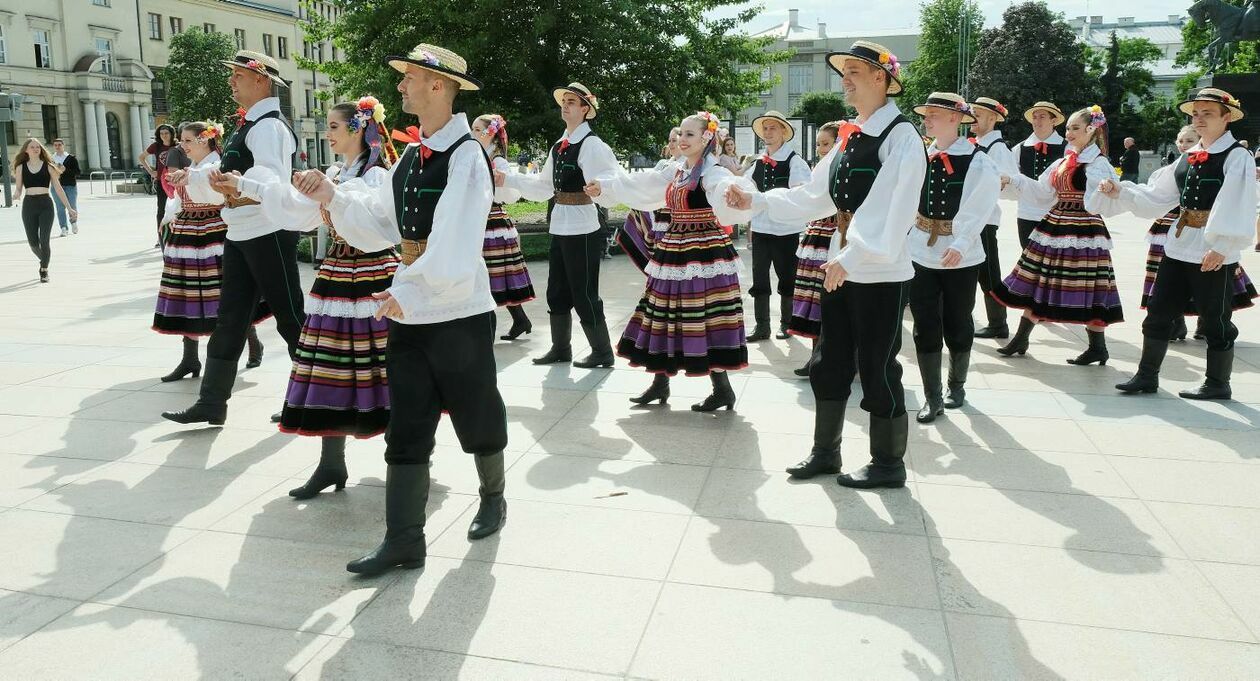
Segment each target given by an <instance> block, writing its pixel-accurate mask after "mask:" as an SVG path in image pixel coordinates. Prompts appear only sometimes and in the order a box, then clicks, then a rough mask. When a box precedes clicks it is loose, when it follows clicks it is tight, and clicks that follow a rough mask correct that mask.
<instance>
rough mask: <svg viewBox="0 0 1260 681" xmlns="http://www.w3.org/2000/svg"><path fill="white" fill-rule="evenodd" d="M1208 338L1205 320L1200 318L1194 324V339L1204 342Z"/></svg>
mask: <svg viewBox="0 0 1260 681" xmlns="http://www.w3.org/2000/svg"><path fill="white" fill-rule="evenodd" d="M1204 338H1207V334H1206V333H1204V332H1203V318H1202V317H1198V318H1196V320H1195V322H1194V339H1195V340H1203V339H1204Z"/></svg>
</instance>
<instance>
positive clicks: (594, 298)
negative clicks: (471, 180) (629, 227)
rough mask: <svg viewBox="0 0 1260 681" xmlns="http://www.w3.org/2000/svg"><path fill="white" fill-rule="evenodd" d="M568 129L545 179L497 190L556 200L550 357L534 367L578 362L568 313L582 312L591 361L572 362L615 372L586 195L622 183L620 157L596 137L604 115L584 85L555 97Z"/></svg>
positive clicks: (518, 180) (501, 177) (595, 219)
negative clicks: (610, 180) (589, 187)
mask: <svg viewBox="0 0 1260 681" xmlns="http://www.w3.org/2000/svg"><path fill="white" fill-rule="evenodd" d="M552 96H553V97H554V98H555V100H556V104H557V105H559V107H560V118H561V119H562V120H563V121H564V126H565V130H564V137H561V138H560V141H558V142H556V144H555V145H554V146H553V147H552V148H551V153H550V154H549V155H548V156H547V160H546V161H545V162H544V163H543V168H542V172H541V173H538V174H534V175H524V174H520V173H513V174H511V175H508V174H505V173H501V172H498V171H495V178H494V181H495V185H496V186H500V187H502V186H506V187H510V188H512V189H515V190H517V191H519V192H521V195H522V196H524V197H525V198H526V199H529V200H530V201H547V200H548V199H551V198H555V202H556V205H555V209H554V210H552V212H551V217H550V220H549V222H550V225H549V226H548V231H549V232H550V233H551V255H550V269H549V271H548V274H547V308H548V312H550V317H551V349H550V350H548V351H547V354H545V355H543V356H542V357H539V358H537V359H535V360H534V364H555V363H558V362H569V361H572V359H573V350H572V348H571V346H570V344H569V340H570V338H571V336H572V331H573V320H572V318H571V317H570V311H571V310H576V311H577V315H578V319H579V320H580V321H581V322H582V331H583V332H584V333H585V334H586V340H587V342H589V343H590V345H591V354H590V355H588V356H587V357H586V359H583V360H580V361H577V362H573V366H575V367H580V368H582V369H594V368H596V367H611V366H612V365H613V350H612V341H611V340H609V338H608V322H607V321H606V320H605V319H604V301H603V300H601V299H600V297H599V262H600V259H601V257H602V256H603V254H604V252H605V251H606V250H607V248H608V241H607V239H606V238H605V237H604V233H603V225H602V224H600V220H599V211H597V210H596V208H595V203H594V201H592V200H591V197H589V196H587V195H586V193H585V192H583V191H582V188H583V187H585V186H586V184H587V183H588V182H590V181H591V180H598V179H601V178H605V177H612V176H614V175H616V172H617V170H618V164H617V157H616V156H613V152H612V149H609V148H608V145H607V144H605V143H604V141H603V140H601V139H600V138H599V137H598V136H597V135H595V133H594V132H593V131H592V130H591V125H590V123H589V122H588V121H590V120H592V119H594V118H595V116H596V115H597V114H598V113H599V100H598V99H597V98H596V97H595V95H593V94H591V91H590V90H589V89H588V88H587V87H586V86H585V85H582V84H581V83H570V84H568V85H566V86H564V87H559V88H556V89H555V91H553V92H552Z"/></svg>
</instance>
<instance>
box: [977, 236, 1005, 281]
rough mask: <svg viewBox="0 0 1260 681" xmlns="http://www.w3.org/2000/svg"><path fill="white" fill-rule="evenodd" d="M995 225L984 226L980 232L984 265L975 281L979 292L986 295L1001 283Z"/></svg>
mask: <svg viewBox="0 0 1260 681" xmlns="http://www.w3.org/2000/svg"><path fill="white" fill-rule="evenodd" d="M997 232H998V228H997V225H985V226H984V231H982V232H980V243H981V244H982V245H983V246H984V264H982V265H980V271H979V273H978V278H977V280H978V281H979V282H980V290H981V291H984V292H985V293H988V292H989V291H992V290H993V289H994V288H995V287H996V286H997V285H998V284H999V283H1001V281H1002V277H1003V276H1005V275H1003V274H1002V266H1001V264H999V263H998V241H997Z"/></svg>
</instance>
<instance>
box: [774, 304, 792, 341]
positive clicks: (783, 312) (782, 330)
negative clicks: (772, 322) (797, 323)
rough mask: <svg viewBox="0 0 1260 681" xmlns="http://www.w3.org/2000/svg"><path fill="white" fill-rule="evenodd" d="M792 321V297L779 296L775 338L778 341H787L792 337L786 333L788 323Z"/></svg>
mask: <svg viewBox="0 0 1260 681" xmlns="http://www.w3.org/2000/svg"><path fill="white" fill-rule="evenodd" d="M791 321H792V296H791V294H788V295H786V296H785V295H782V294H780V295H779V333H778V334H776V335H775V338H777V339H779V340H787V339H788V338H790V337H791V336H792V334H790V333H788V323H789V322H791Z"/></svg>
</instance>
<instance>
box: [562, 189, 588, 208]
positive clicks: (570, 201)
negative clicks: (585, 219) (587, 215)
mask: <svg viewBox="0 0 1260 681" xmlns="http://www.w3.org/2000/svg"><path fill="white" fill-rule="evenodd" d="M592 203H595V202H594V201H592V200H591V197H589V196H587V195H586V192H556V205H557V206H589V205H591V204H592Z"/></svg>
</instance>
